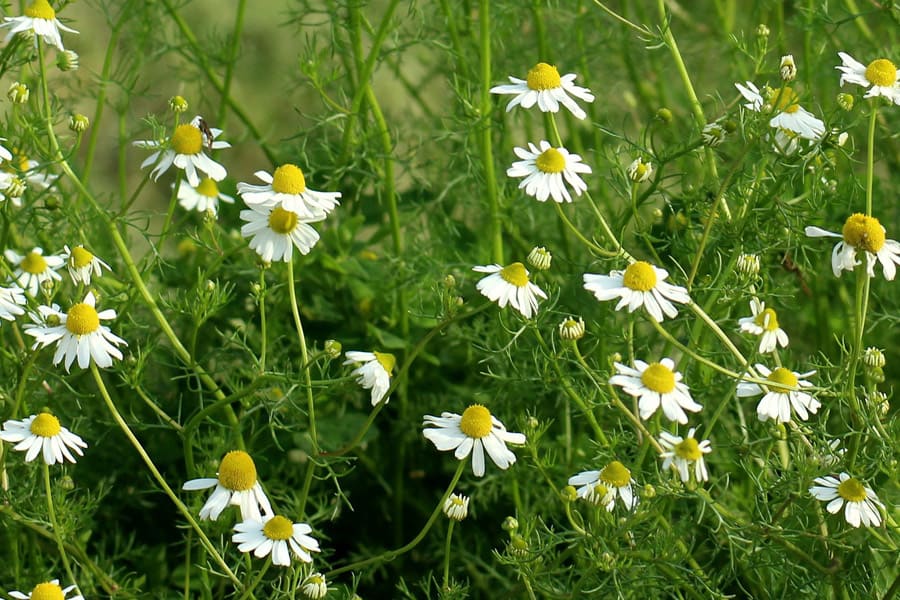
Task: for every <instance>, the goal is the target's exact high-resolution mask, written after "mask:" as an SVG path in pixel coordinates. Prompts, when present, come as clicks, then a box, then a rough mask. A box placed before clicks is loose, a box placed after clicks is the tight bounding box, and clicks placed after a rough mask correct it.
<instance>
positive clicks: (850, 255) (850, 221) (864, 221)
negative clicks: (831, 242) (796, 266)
mask: <svg viewBox="0 0 900 600" xmlns="http://www.w3.org/2000/svg"><path fill="white" fill-rule="evenodd" d="M805 232H806V235H808V236H809V237H837V238H843V239H842V240H841V241H840V242H838V243H837V244H836V245H835V246H834V250H832V252H831V270H832V271H833V272H834V276H835V277H840V276H841V271H852V270H853V269H855V268H856V265H858V264H859V261H857V260H856V253H857V251H860V250H861V251H863V252H865V256H866V272H867V273H868V274H869V277H874V276H875V262H876V261H877V262H880V263H881V268H882V269H883V270H884V278H885V279H887V280H888V281H892V280H893V279H894V276H895V275H896V274H897V265H898V264H900V243H898V242H896V241H895V240H889V239H887V230H886V229H885V228H884V227H883V226H882V225H881V222H880V221H879V220H878V219H876V218H875V217H867V216H866V215H863V214H861V213H856V214H853V215H850V216H849V217H848V218H847V220H846V221H845V222H844V228H843V230H842V231H841V233H840V234H837V233H832V232H830V231H826V230H825V229H820V228H819V227H807V228H806V229H805Z"/></svg>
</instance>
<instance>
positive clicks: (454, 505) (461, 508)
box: [443, 494, 469, 521]
mask: <svg viewBox="0 0 900 600" xmlns="http://www.w3.org/2000/svg"><path fill="white" fill-rule="evenodd" d="M443 511H444V514H445V515H446V516H447V518H448V519H452V520H454V521H462V520H463V519H465V518H466V517H467V516H468V515H469V497H468V496H464V495H462V494H450V497H449V498H447V499H446V500H445V501H444V507H443Z"/></svg>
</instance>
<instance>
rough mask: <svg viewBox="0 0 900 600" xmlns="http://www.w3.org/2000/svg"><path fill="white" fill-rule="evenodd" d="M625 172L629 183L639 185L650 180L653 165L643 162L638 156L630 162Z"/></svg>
mask: <svg viewBox="0 0 900 600" xmlns="http://www.w3.org/2000/svg"><path fill="white" fill-rule="evenodd" d="M626 171H627V172H628V178H629V179H630V180H631V181H633V182H635V183H641V182H644V181H647V180H648V179H650V175H652V174H653V164H652V163H651V162H649V161H647V162H644V159H642V158H641V157H640V156H639V157H637V158H636V159H634V160H633V161H631V164H630V165H628V169H626Z"/></svg>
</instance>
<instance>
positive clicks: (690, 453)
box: [674, 437, 703, 461]
mask: <svg viewBox="0 0 900 600" xmlns="http://www.w3.org/2000/svg"><path fill="white" fill-rule="evenodd" d="M674 449H675V456H677V457H678V458H683V459H684V460H689V461H695V460H698V459H699V458H700V457H701V456H703V452H702V451H701V450H700V444H698V443H697V440H695V439H694V438H692V437H689V438H687V439H686V440H683V441H681V442H678V443H677V444H675V448H674Z"/></svg>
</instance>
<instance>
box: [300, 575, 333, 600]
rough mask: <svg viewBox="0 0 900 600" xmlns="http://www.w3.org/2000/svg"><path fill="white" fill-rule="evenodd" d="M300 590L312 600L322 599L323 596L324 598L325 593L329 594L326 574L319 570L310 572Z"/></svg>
mask: <svg viewBox="0 0 900 600" xmlns="http://www.w3.org/2000/svg"><path fill="white" fill-rule="evenodd" d="M300 591H302V592H303V595H304V596H306V597H307V598H310V599H311V600H320V599H321V598H324V597H325V595H326V594H328V584H327V583H326V582H325V576H324V575H322V574H321V573H319V572H318V571H316V572H315V573H310V574H309V575H307V576H306V579H304V580H303V584H302V585H301V586H300Z"/></svg>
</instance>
